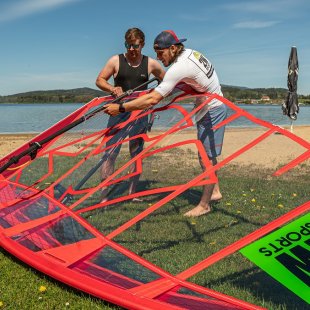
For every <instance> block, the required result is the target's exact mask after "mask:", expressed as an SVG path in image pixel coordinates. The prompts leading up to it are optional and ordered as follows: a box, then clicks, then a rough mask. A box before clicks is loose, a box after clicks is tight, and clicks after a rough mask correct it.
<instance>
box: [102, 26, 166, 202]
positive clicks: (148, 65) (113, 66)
mask: <svg viewBox="0 0 310 310" xmlns="http://www.w3.org/2000/svg"><path fill="white" fill-rule="evenodd" d="M144 44H145V36H144V33H143V32H142V31H141V30H140V29H138V28H130V29H128V30H127V32H126V34H125V48H126V53H124V54H119V55H114V56H112V57H111V58H110V59H109V60H108V61H107V63H106V65H105V66H104V67H103V69H102V70H101V71H100V73H99V75H98V77H97V80H96V85H97V86H98V87H99V88H100V89H102V90H103V91H108V92H110V93H111V94H112V95H113V96H115V97H117V96H120V95H122V94H123V92H125V91H127V90H129V89H133V88H135V87H137V86H139V85H141V84H142V83H144V82H146V81H148V79H149V76H150V74H153V75H154V76H155V77H157V78H159V79H160V80H162V79H163V77H164V75H165V71H164V70H163V68H162V67H161V65H160V63H159V62H158V61H156V60H155V59H152V58H150V57H147V56H145V55H143V54H142V48H143V47H144ZM112 76H113V79H114V86H113V85H111V84H110V83H109V82H108V80H109V79H110V78H111V77H112ZM146 88H147V86H145V88H141V90H143V89H146ZM129 116H130V112H127V113H123V114H122V115H119V116H118V117H110V118H109V121H108V127H111V126H115V125H116V124H118V123H120V122H124V121H125V120H127V119H128V118H129ZM147 125H148V119H147V117H145V118H140V119H139V120H137V121H135V123H134V124H130V125H128V126H126V127H125V128H124V129H122V130H121V131H119V132H117V133H114V132H113V131H112V132H111V134H113V137H112V138H111V139H110V140H109V141H108V142H107V144H106V147H109V146H112V145H114V144H115V143H117V142H119V141H121V140H123V139H125V138H126V136H129V137H132V136H135V135H137V134H141V133H144V132H146V129H147ZM143 144H144V141H143V139H141V138H139V139H134V140H131V141H130V142H129V152H130V156H131V157H132V158H133V157H134V156H136V155H137V154H139V153H140V152H141V151H142V150H143ZM120 149H121V144H119V145H117V146H114V147H111V148H109V149H108V151H106V152H105V154H104V155H103V156H104V162H103V164H102V169H101V177H102V180H104V179H106V178H107V177H108V176H110V175H111V174H112V173H113V172H114V165H115V161H116V157H117V155H118V154H119V152H120ZM138 181H139V175H138V176H135V177H133V178H132V179H131V180H130V185H129V194H133V193H135V191H136V186H137V183H138ZM102 193H103V200H102V202H104V201H106V200H108V197H107V189H103V191H102Z"/></svg>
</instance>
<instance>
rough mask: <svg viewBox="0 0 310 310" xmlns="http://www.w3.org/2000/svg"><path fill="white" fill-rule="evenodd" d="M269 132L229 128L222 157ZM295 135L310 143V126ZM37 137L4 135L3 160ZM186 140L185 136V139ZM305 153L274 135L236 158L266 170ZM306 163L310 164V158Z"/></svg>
mask: <svg viewBox="0 0 310 310" xmlns="http://www.w3.org/2000/svg"><path fill="white" fill-rule="evenodd" d="M288 130H289V129H288ZM265 131H266V130H265V129H261V128H227V129H226V132H225V139H224V146H223V151H222V155H221V158H226V157H227V156H229V155H231V154H233V153H234V152H235V151H237V150H239V149H240V148H241V147H243V146H245V145H246V144H248V143H249V142H251V141H253V140H254V139H256V138H257V137H259V136H260V135H262V134H263V133H264V132H265ZM293 133H294V134H295V135H296V136H298V137H301V138H302V139H304V140H306V141H307V142H310V126H296V127H294V128H293ZM185 135H188V138H192V137H194V136H195V133H193V132H192V133H188V134H186V133H185ZM34 136H35V135H34V134H0V157H1V158H2V157H4V156H6V155H7V154H9V153H10V152H12V151H13V150H15V149H17V148H18V147H20V146H21V145H23V144H24V143H26V142H27V141H29V140H30V139H31V138H33V137H34ZM180 138H181V136H180ZM184 138H185V137H184V133H183V135H182V140H184ZM305 151H306V149H305V148H304V147H302V146H300V145H299V144H297V143H296V142H294V141H292V140H291V139H289V138H287V137H286V136H283V135H281V134H272V135H270V136H269V137H268V138H266V139H265V140H264V141H262V142H261V143H259V144H258V145H256V146H255V147H253V148H252V149H250V150H249V151H247V152H246V153H244V154H242V155H240V156H239V157H238V158H236V159H234V161H233V162H234V163H237V164H241V165H252V164H255V165H259V166H263V167H275V166H278V165H281V164H285V163H288V162H289V161H291V160H293V159H294V158H296V157H297V156H299V155H301V154H302V153H304V152H305ZM221 158H220V159H221ZM306 163H307V164H308V165H310V159H308V160H307V161H306Z"/></svg>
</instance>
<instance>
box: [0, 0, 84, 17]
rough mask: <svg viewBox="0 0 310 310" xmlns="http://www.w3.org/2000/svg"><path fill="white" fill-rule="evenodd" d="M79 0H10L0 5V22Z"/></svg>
mask: <svg viewBox="0 0 310 310" xmlns="http://www.w3.org/2000/svg"><path fill="white" fill-rule="evenodd" d="M77 1H80V0H22V1H10V3H9V4H8V5H7V6H2V7H0V22H6V21H11V20H15V19H18V18H21V17H25V16H29V15H33V14H36V13H40V12H44V11H49V10H52V9H55V8H57V7H60V6H64V5H66V4H69V3H72V2H77Z"/></svg>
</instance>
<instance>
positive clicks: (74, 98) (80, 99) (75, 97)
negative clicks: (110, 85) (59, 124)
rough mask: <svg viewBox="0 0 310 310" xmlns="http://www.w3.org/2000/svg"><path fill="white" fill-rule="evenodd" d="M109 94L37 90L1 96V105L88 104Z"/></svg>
mask: <svg viewBox="0 0 310 310" xmlns="http://www.w3.org/2000/svg"><path fill="white" fill-rule="evenodd" d="M108 94H109V93H107V92H104V91H101V90H99V89H92V88H89V87H83V88H74V89H56V90H37V91H30V92H25V93H18V94H14V95H9V96H0V103H72V102H74V103H86V102H88V101H90V100H92V99H93V98H95V97H102V96H107V95H108Z"/></svg>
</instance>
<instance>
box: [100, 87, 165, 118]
mask: <svg viewBox="0 0 310 310" xmlns="http://www.w3.org/2000/svg"><path fill="white" fill-rule="evenodd" d="M162 99H163V96H162V95H161V94H160V93H158V92H157V91H155V90H154V91H152V92H150V93H148V94H145V95H143V96H141V97H138V98H137V99H134V100H132V101H129V102H126V103H124V104H123V107H124V108H125V111H126V112H131V111H135V110H145V109H147V108H150V107H151V106H153V105H155V104H157V103H158V102H159V101H160V100H162ZM105 107H106V108H105V110H104V112H105V113H107V114H109V115H112V116H115V115H118V114H120V112H119V104H114V103H109V104H106V105H105Z"/></svg>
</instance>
